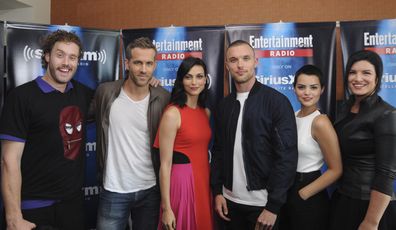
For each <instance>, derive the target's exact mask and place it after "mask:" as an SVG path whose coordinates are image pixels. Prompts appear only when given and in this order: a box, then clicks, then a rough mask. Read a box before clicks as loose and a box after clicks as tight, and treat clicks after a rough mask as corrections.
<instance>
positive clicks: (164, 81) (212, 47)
mask: <svg viewBox="0 0 396 230" xmlns="http://www.w3.org/2000/svg"><path fill="white" fill-rule="evenodd" d="M122 37H123V44H124V48H126V47H127V45H128V44H129V43H130V42H131V41H132V40H134V39H135V38H138V37H148V38H150V39H151V40H152V41H153V43H154V45H155V46H156V48H157V51H158V54H157V68H156V70H155V72H154V76H155V77H156V78H157V79H159V80H160V81H161V85H162V86H164V87H165V88H166V89H167V90H169V91H171V90H172V87H173V84H174V81H175V79H176V72H177V69H178V67H179V65H180V63H181V62H182V60H183V59H184V58H186V57H188V56H194V57H199V58H202V59H203V60H204V62H205V64H206V65H207V69H208V75H209V81H210V84H209V100H208V105H209V108H213V106H215V105H216V103H217V101H218V100H219V99H221V98H223V88H224V84H223V79H224V56H223V52H224V27H164V28H153V29H133V30H122ZM124 51H125V49H124Z"/></svg>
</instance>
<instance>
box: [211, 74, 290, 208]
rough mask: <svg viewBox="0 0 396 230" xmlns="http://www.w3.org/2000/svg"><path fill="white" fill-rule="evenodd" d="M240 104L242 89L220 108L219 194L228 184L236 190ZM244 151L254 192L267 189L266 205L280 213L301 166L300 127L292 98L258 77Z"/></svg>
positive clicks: (246, 113) (248, 107)
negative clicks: (234, 159)
mask: <svg viewBox="0 0 396 230" xmlns="http://www.w3.org/2000/svg"><path fill="white" fill-rule="evenodd" d="M239 111H240V103H239V101H238V100H236V93H235V92H234V93H232V94H230V95H229V96H227V97H226V98H224V99H223V100H222V101H221V102H220V104H219V106H218V109H217V110H216V112H215V119H216V132H215V143H214V146H213V149H212V156H213V157H212V164H211V166H212V167H211V185H212V189H213V193H214V195H218V194H221V193H222V186H223V185H224V187H226V188H227V189H229V190H232V180H233V176H232V175H233V155H234V142H235V132H236V127H237V122H238V117H239ZM242 149H243V159H244V164H245V173H246V179H247V185H246V188H247V190H248V191H252V190H261V189H267V191H268V202H267V205H266V209H267V210H269V211H271V212H273V213H278V212H279V209H280V207H281V206H282V204H283V203H285V201H286V194H287V190H288V189H289V187H290V186H291V185H292V183H293V180H294V177H295V172H296V167H297V131H296V121H295V117H294V112H293V109H292V107H291V105H290V102H289V100H288V99H287V98H286V97H285V96H284V95H283V94H281V93H279V92H278V91H276V90H274V89H272V88H270V87H268V86H265V85H262V84H261V83H259V82H258V81H256V83H255V84H254V86H253V88H252V89H251V91H250V93H249V96H248V98H247V99H246V101H245V105H244V110H243V121H242Z"/></svg>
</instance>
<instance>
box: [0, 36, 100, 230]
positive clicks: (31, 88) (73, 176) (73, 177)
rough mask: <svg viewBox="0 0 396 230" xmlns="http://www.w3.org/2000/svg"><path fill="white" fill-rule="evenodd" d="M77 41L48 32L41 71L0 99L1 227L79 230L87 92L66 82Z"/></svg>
mask: <svg viewBox="0 0 396 230" xmlns="http://www.w3.org/2000/svg"><path fill="white" fill-rule="evenodd" d="M81 53H82V48H81V41H80V40H79V38H78V37H77V35H75V34H74V33H71V32H66V31H62V30H58V31H55V32H53V33H52V34H50V35H49V36H48V37H47V39H46V41H45V44H44V46H43V56H42V63H43V67H44V68H46V73H45V74H44V76H42V77H41V76H40V77H37V78H36V79H35V80H33V81H30V82H28V83H26V84H24V85H21V86H19V87H17V88H15V89H14V90H13V91H11V92H10V94H9V95H8V96H7V99H6V102H5V104H4V108H3V112H2V116H1V120H0V139H1V149H2V151H1V161H2V168H1V180H2V181H1V183H2V190H1V192H2V195H3V201H4V207H5V219H6V222H7V229H9V230H14V229H18V230H19V229H34V228H41V227H42V228H45V229H62V230H64V229H73V230H76V229H84V218H83V206H82V204H83V196H82V191H81V188H82V185H83V178H84V154H83V152H82V151H83V150H84V148H83V146H84V132H85V119H86V116H87V111H88V106H89V103H90V100H91V97H92V93H93V91H92V90H90V89H89V88H87V87H85V86H83V85H82V84H80V83H78V82H77V81H74V80H72V78H73V76H74V74H75V73H76V70H77V66H78V62H79V59H80V57H81Z"/></svg>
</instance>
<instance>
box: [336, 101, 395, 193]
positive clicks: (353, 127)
mask: <svg viewBox="0 0 396 230" xmlns="http://www.w3.org/2000/svg"><path fill="white" fill-rule="evenodd" d="M353 102H354V98H353V97H351V98H350V100H348V101H346V102H345V103H344V104H343V106H342V107H341V109H340V110H339V113H338V116H337V120H336V122H335V128H336V131H337V135H338V138H339V141H340V147H341V153H342V162H343V175H342V177H341V178H340V181H339V192H340V193H342V194H345V195H347V196H349V197H352V198H356V199H361V200H369V199H370V192H371V190H372V189H374V190H376V191H379V192H381V193H384V194H387V195H389V196H393V197H394V192H393V181H394V179H395V178H396V111H395V108H394V107H392V106H391V105H389V104H388V103H386V102H385V101H383V100H382V98H381V97H379V96H378V95H377V94H374V95H372V96H370V97H367V98H365V99H364V100H363V101H362V102H361V103H360V109H359V113H357V114H355V115H354V114H352V113H350V109H351V106H352V105H353Z"/></svg>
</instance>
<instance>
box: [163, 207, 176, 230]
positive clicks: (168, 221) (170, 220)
mask: <svg viewBox="0 0 396 230" xmlns="http://www.w3.org/2000/svg"><path fill="white" fill-rule="evenodd" d="M162 225H163V228H164V229H166V230H176V219H175V215H174V214H173V211H172V210H171V209H168V210H164V211H162Z"/></svg>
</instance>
